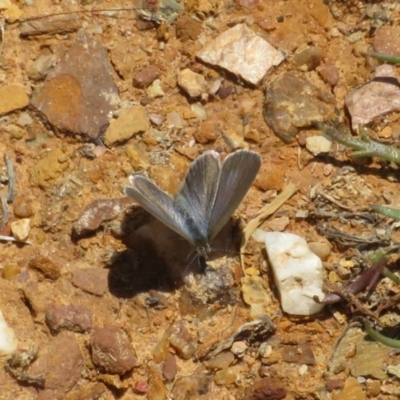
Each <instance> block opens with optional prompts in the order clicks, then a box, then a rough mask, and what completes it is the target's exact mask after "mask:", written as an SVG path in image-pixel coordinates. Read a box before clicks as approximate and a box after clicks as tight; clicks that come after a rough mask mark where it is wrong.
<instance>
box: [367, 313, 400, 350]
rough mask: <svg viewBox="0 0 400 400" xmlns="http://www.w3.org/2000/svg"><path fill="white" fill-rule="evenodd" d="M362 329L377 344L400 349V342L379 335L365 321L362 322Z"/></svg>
mask: <svg viewBox="0 0 400 400" xmlns="http://www.w3.org/2000/svg"><path fill="white" fill-rule="evenodd" d="M364 328H365V331H366V332H367V333H368V335H369V336H371V337H372V339H374V340H376V341H377V342H379V343H382V344H384V345H385V346H389V347H393V348H395V349H400V340H396V339H391V338H388V337H386V336H383V335H382V334H381V333H379V332H378V331H376V330H375V329H373V328H372V326H371V325H370V323H369V322H368V321H366V320H364Z"/></svg>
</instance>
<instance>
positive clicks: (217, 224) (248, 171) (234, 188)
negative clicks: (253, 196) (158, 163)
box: [125, 150, 261, 262]
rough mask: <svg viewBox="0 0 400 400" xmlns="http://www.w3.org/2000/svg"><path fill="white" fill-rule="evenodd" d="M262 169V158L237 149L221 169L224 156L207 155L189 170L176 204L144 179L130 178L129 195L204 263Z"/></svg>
mask: <svg viewBox="0 0 400 400" xmlns="http://www.w3.org/2000/svg"><path fill="white" fill-rule="evenodd" d="M260 166H261V157H260V156H259V155H258V154H257V153H255V152H253V151H249V150H238V151H236V152H234V153H232V154H230V155H229V156H228V157H226V159H225V161H224V162H223V163H222V164H221V161H220V158H219V154H218V153H217V152H215V151H213V150H209V151H206V152H205V153H203V154H202V155H201V156H199V157H198V158H197V159H196V160H195V161H193V163H192V164H191V165H190V168H189V170H188V172H187V174H186V176H185V179H184V182H183V184H182V186H181V188H180V189H179V190H178V192H177V193H176V194H175V196H174V198H173V199H172V198H171V197H170V196H169V195H168V194H167V193H166V192H164V191H163V190H161V189H160V188H158V187H157V186H156V185H155V184H154V183H153V182H151V181H150V180H149V179H147V178H145V177H143V176H141V175H131V176H130V177H129V181H130V183H131V186H128V187H126V188H125V194H126V195H127V196H128V197H130V198H132V199H133V200H135V201H136V202H137V203H138V204H139V205H140V206H142V207H143V208H144V209H145V210H146V211H147V212H149V213H150V214H152V215H153V216H154V217H156V218H157V219H158V220H160V221H161V222H162V223H164V224H165V225H166V226H168V227H169V228H170V229H172V230H173V231H175V232H176V233H178V234H179V235H181V236H183V237H184V238H185V239H186V240H188V241H189V242H190V243H192V244H193V245H194V246H196V248H197V251H198V254H199V256H200V257H201V258H203V262H204V258H206V257H207V254H208V253H209V252H210V251H211V249H210V242H211V241H212V239H214V237H215V236H216V235H217V234H218V233H219V232H220V231H221V229H222V228H223V227H224V226H225V224H227V222H228V221H229V219H230V217H231V216H232V214H233V213H234V211H235V210H236V208H237V207H238V206H239V204H240V203H241V202H242V200H243V198H244V197H245V195H246V193H247V191H248V190H249V188H250V186H251V184H252V183H253V181H254V179H255V177H256V175H257V173H258V171H259V169H260Z"/></svg>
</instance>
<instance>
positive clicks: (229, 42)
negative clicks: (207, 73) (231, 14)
mask: <svg viewBox="0 0 400 400" xmlns="http://www.w3.org/2000/svg"><path fill="white" fill-rule="evenodd" d="M198 57H199V58H200V59H201V60H202V61H204V62H206V63H209V64H212V65H218V66H219V67H222V68H225V69H227V70H228V71H230V72H232V73H234V74H236V75H239V76H241V77H242V78H243V79H244V80H246V81H248V82H250V83H252V84H254V85H256V84H257V83H259V82H260V81H261V79H262V78H263V77H264V75H265V74H266V72H267V71H268V70H269V69H270V68H271V67H272V66H276V65H279V64H280V63H281V62H282V61H283V60H284V58H285V57H284V56H283V54H282V53H281V52H280V51H278V50H276V49H275V48H274V47H272V46H271V45H270V44H269V43H268V42H267V41H266V40H264V39H263V38H262V37H261V36H258V35H257V34H255V33H254V32H253V31H252V30H251V29H250V28H248V27H247V25H245V24H239V25H236V26H234V27H233V28H231V29H228V30H227V31H225V32H223V33H221V34H220V35H219V36H218V37H217V38H215V39H214V40H213V41H211V42H209V43H207V44H206V45H205V46H204V47H203V49H202V50H201V51H200V53H198Z"/></svg>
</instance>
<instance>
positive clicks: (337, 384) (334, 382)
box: [325, 379, 344, 392]
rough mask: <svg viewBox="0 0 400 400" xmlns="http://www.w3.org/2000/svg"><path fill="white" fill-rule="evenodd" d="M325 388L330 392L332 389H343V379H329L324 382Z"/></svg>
mask: <svg viewBox="0 0 400 400" xmlns="http://www.w3.org/2000/svg"><path fill="white" fill-rule="evenodd" d="M325 387H326V390H327V391H328V392H332V391H334V390H338V389H343V388H344V381H343V379H330V380H328V381H326V383H325Z"/></svg>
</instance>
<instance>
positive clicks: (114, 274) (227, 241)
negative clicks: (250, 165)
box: [108, 209, 241, 298]
mask: <svg viewBox="0 0 400 400" xmlns="http://www.w3.org/2000/svg"><path fill="white" fill-rule="evenodd" d="M140 210H141V212H140V213H139V214H141V216H139V214H138V212H137V210H136V211H134V212H133V213H132V214H131V215H129V214H128V215H127V216H126V221H124V223H125V224H126V226H131V227H133V230H132V232H131V233H130V234H129V235H127V236H125V237H123V238H122V241H123V243H124V244H125V246H126V247H127V248H126V250H124V251H122V252H120V253H116V254H115V255H114V257H113V259H112V260H111V262H110V263H109V275H108V284H109V290H110V292H111V293H112V294H113V295H115V296H116V297H122V298H131V297H133V296H135V295H136V294H138V293H142V292H147V291H149V290H152V289H156V290H160V291H174V290H176V289H178V288H180V287H182V286H183V285H185V280H186V278H187V277H188V276H189V275H191V274H194V275H195V276H196V277H197V278H199V279H202V277H203V276H204V279H206V278H205V277H206V275H207V276H208V277H209V276H210V274H209V273H210V272H212V271H213V267H210V264H212V265H214V264H215V263H216V262H217V260H218V259H219V258H221V257H222V256H228V257H229V256H231V257H237V256H238V254H239V247H240V239H241V234H240V228H239V223H238V221H234V220H232V219H231V220H230V221H229V222H228V223H227V224H226V226H225V227H224V228H223V229H222V230H221V232H220V233H219V234H218V235H217V236H216V238H215V239H214V240H213V241H212V243H211V248H212V251H211V252H210V253H209V254H208V256H207V259H206V260H205V261H206V263H207V268H206V270H207V271H205V270H204V267H205V265H204V264H202V262H201V259H200V257H199V256H198V254H197V251H196V248H195V247H194V246H193V245H191V244H190V243H189V242H188V241H186V240H185V239H184V238H182V237H181V236H180V235H178V234H177V233H175V232H174V231H172V230H171V229H169V228H168V227H167V226H165V225H164V224H163V223H161V222H159V221H158V220H157V219H155V218H153V217H152V216H151V215H150V214H148V213H147V212H146V211H144V210H143V209H140ZM142 212H143V213H144V214H142ZM132 218H133V219H132ZM138 220H140V221H141V223H138Z"/></svg>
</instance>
